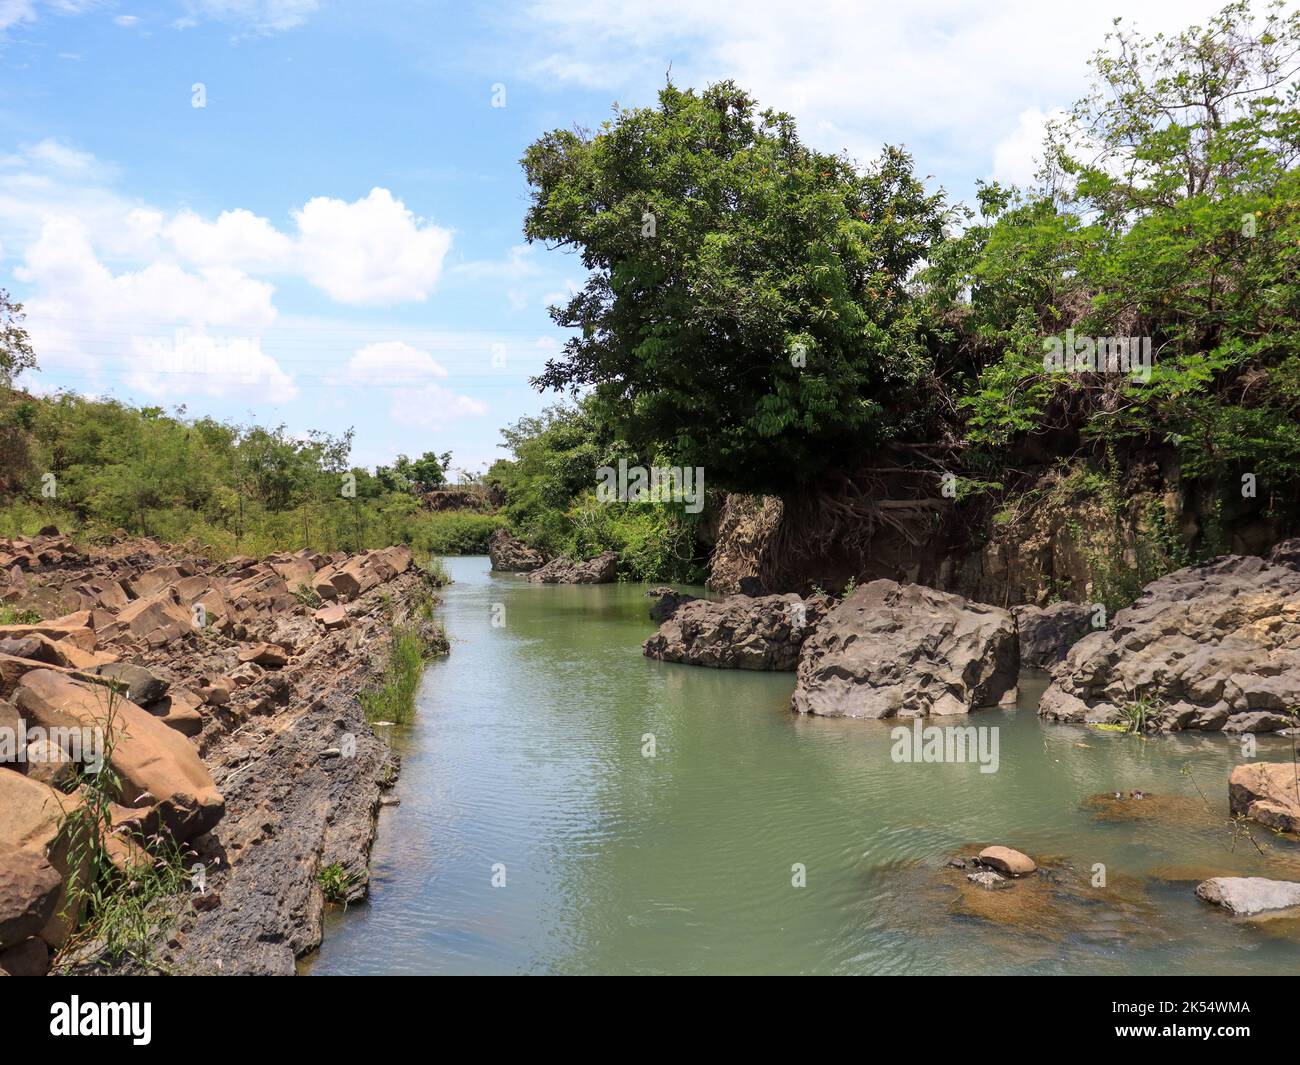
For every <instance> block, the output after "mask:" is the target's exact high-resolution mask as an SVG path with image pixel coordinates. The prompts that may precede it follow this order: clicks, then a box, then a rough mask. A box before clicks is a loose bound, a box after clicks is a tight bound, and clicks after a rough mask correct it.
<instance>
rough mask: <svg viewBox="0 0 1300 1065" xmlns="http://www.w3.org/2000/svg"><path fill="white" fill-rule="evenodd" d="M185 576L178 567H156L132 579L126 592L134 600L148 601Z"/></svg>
mask: <svg viewBox="0 0 1300 1065" xmlns="http://www.w3.org/2000/svg"><path fill="white" fill-rule="evenodd" d="M185 576H187V574H184V573H182V572H181V570H180V568H179V567H178V566H158V567H156V568H155V569H151V570H146V571H145V572H143V573H140V574H138V575H136V576H135V577H132V578H131V580H130V581H128V582H127V591H128V593H130V595H131V597H132V598H134V599H148V598H150V597H151V596H154V595H157V594H158V593H159V592H161V591H162V590H163V589H164V588H167V587H170V586H171V585H173V584H176V583H177V582H178V581H180V580H181V579H182V578H184V577H185Z"/></svg>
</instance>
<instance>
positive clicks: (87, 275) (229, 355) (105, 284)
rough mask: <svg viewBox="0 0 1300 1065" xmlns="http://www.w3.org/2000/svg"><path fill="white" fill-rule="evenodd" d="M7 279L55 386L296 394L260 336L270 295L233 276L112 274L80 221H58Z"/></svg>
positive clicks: (263, 396)
mask: <svg viewBox="0 0 1300 1065" xmlns="http://www.w3.org/2000/svg"><path fill="white" fill-rule="evenodd" d="M14 275H15V277H17V278H18V280H20V281H22V282H24V283H25V284H27V285H29V286H31V289H32V295H30V296H29V297H28V298H27V300H26V309H27V312H28V321H27V326H28V331H29V333H30V335H31V338H32V343H33V346H34V347H35V348H36V351H37V353H38V356H39V359H40V363H41V368H42V370H43V372H44V373H45V374H46V375H49V376H50V377H52V378H53V379H55V381H54V383H65V381H64V380H63V379H74V380H75V381H76V383H77V384H78V385H79V386H82V385H89V386H91V387H96V388H101V389H108V388H112V387H114V386H116V385H121V384H126V385H127V386H129V387H131V388H134V389H137V390H139V391H143V392H145V393H147V394H148V395H150V396H153V397H155V398H162V397H164V396H180V395H192V394H195V393H199V394H203V395H209V396H245V397H248V398H256V399H259V400H263V401H266V400H269V401H271V402H283V401H286V400H288V399H292V398H293V397H294V396H295V395H296V394H297V389H296V387H295V386H294V384H293V382H292V380H291V379H290V377H289V376H288V374H286V373H285V372H284V371H283V370H282V369H281V368H280V366H279V365H278V364H277V363H276V362H275V360H274V359H273V358H271V357H270V356H269V355H267V354H265V353H264V352H263V351H262V350H261V341H260V339H259V338H258V335H257V334H258V333H259V332H260V331H261V330H263V329H265V328H266V327H268V326H270V325H271V324H272V323H273V322H274V321H275V319H276V309H275V306H274V304H273V303H272V295H273V293H274V289H273V286H271V285H270V284H268V283H267V282H264V281H258V280H256V279H254V278H251V277H249V276H248V275H247V274H244V273H242V272H241V271H239V270H235V269H233V268H231V267H228V266H213V267H208V268H204V269H200V270H197V271H189V270H185V269H183V268H182V267H180V266H178V265H177V264H176V263H174V262H167V261H157V262H152V263H149V264H148V265H146V266H144V267H143V268H141V269H138V270H124V271H121V272H117V273H115V272H114V271H113V270H111V269H110V268H109V267H108V266H106V265H105V264H104V263H103V262H101V261H100V259H99V257H98V255H97V254H96V251H95V248H94V247H93V245H92V243H91V241H90V238H89V236H88V235H87V233H86V230H85V228H84V227H83V226H82V225H81V224H80V223H79V222H78V221H77V220H75V219H72V218H67V217H58V218H51V219H49V220H47V221H46V222H45V224H44V226H43V228H42V230H41V234H40V237H39V239H37V241H36V242H35V243H34V244H33V245H32V246H31V247H30V248H28V249H27V252H26V255H25V257H24V259H23V263H22V265H21V266H19V267H17V268H16V269H15V270H14ZM178 327H179V328H178ZM214 330H218V331H220V334H217V333H214V332H213V331H214ZM232 332H233V333H237V334H238V335H234V336H232V335H230V334H231V333H232Z"/></svg>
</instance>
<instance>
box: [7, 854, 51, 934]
mask: <svg viewBox="0 0 1300 1065" xmlns="http://www.w3.org/2000/svg"><path fill="white" fill-rule="evenodd" d="M62 889H63V878H62V877H61V876H60V875H59V873H58V871H57V870H56V869H55V868H54V866H52V865H51V864H50V863H49V861H48V860H47V859H46V857H45V855H44V854H43V853H42V852H41V851H40V850H39V849H35V850H22V849H20V848H17V847H11V846H8V845H6V844H0V950H6V949H8V948H9V947H16V946H17V945H18V944H19V943H22V942H23V941H24V940H25V939H27V938H28V937H30V936H34V935H38V934H39V933H40V932H41V930H42V929H44V928H45V927H46V925H48V924H49V923H50V919H51V918H53V917H54V914H55V907H56V906H57V905H58V902H59V894H60V892H61V891H62Z"/></svg>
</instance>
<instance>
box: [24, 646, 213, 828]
mask: <svg viewBox="0 0 1300 1065" xmlns="http://www.w3.org/2000/svg"><path fill="white" fill-rule="evenodd" d="M13 701H14V704H15V705H16V706H17V707H18V711H19V713H21V714H22V715H23V717H24V718H26V720H27V722H28V724H29V725H39V726H40V727H42V728H45V729H51V728H62V729H81V730H85V729H96V730H100V735H101V736H103V735H104V730H105V726H106V724H107V722H108V719H109V715H110V711H111V714H112V725H113V734H112V737H111V739H112V757H111V762H112V765H113V768H114V769H115V770H116V771H117V774H118V776H119V777H120V778H121V786H122V795H121V801H122V803H123V805H125V806H130V807H136V808H145V807H152V808H155V809H156V813H157V817H158V821H159V823H160V824H161V825H162V826H163V827H165V828H166V829H167V830H168V831H169V832H171V833H172V835H174V836H175V837H176V838H177V839H179V840H187V839H190V838H191V837H193V836H196V835H198V834H200V833H202V832H206V831H208V830H209V829H211V828H212V827H213V826H215V825H216V823H217V822H218V821H219V820H221V816H222V814H223V813H224V812H225V803H224V802H223V800H222V798H221V795H220V793H219V792H218V791H217V789H216V786H215V785H214V784H213V781H212V776H211V774H209V773H208V770H207V768H206V767H205V766H204V765H203V762H202V761H201V760H200V758H199V755H198V752H197V751H196V750H195V749H194V747H193V745H192V744H191V743H190V742H189V741H188V740H186V739H185V737H184V736H182V735H181V734H180V733H179V732H177V731H175V730H174V729H171V728H169V727H168V726H167V725H166V724H164V723H163V721H161V720H160V719H159V718H157V717H154V716H153V715H152V714H150V713H148V712H147V711H145V710H143V709H141V708H140V707H138V706H136V705H135V703H133V702H131V701H129V700H127V699H123V698H121V697H117V698H110V695H109V693H108V691H107V689H105V688H103V687H100V686H97V685H91V684H83V683H81V682H79V681H77V680H74V679H73V678H71V677H69V676H67V675H65V674H62V673H56V672H54V671H53V670H48V669H41V670H35V671H33V672H31V673H28V674H27V675H26V676H24V677H23V679H22V681H21V682H19V685H18V688H17V689H16V691H15V692H14V700H13ZM107 739H108V737H106V736H105V744H106V743H107ZM83 756H84V754H83Z"/></svg>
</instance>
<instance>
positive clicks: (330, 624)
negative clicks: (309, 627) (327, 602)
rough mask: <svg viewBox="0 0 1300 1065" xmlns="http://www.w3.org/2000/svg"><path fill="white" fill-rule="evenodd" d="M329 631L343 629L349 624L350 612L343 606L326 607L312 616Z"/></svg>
mask: <svg viewBox="0 0 1300 1065" xmlns="http://www.w3.org/2000/svg"><path fill="white" fill-rule="evenodd" d="M312 617H313V618H315V619H316V620H317V621H319V622H320V623H321V624H322V625H324V626H325V627H326V628H327V629H341V628H342V627H343V626H344V625H346V624H347V623H348V612H347V609H346V608H345V607H343V606H342V605H338V604H336V605H334V606H324V607H321V608H320V609H319V610H317V611H316V613H314V614H313V615H312Z"/></svg>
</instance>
